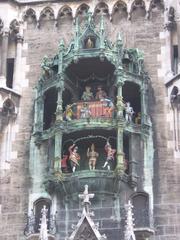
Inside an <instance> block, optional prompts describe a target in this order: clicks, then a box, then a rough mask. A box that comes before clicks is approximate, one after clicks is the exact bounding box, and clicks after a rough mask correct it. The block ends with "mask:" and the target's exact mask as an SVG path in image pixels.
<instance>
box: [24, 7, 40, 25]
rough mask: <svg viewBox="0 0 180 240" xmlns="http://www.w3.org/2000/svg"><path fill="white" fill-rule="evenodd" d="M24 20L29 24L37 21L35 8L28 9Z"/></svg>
mask: <svg viewBox="0 0 180 240" xmlns="http://www.w3.org/2000/svg"><path fill="white" fill-rule="evenodd" d="M23 20H24V21H27V22H32V21H37V16H36V12H35V10H34V9H33V8H28V9H27V10H26V11H25V12H24V14H23Z"/></svg>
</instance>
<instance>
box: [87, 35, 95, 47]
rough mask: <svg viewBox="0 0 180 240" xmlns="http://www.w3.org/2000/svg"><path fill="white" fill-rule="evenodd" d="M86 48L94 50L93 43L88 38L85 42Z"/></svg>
mask: <svg viewBox="0 0 180 240" xmlns="http://www.w3.org/2000/svg"><path fill="white" fill-rule="evenodd" d="M86 48H94V42H93V41H92V39H91V38H90V37H88V39H87V41H86Z"/></svg>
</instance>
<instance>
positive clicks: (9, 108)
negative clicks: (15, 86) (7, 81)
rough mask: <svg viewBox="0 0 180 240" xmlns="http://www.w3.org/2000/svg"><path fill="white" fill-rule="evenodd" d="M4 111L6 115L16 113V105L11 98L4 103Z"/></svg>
mask: <svg viewBox="0 0 180 240" xmlns="http://www.w3.org/2000/svg"><path fill="white" fill-rule="evenodd" d="M2 113H3V115H4V116H10V115H11V116H12V115H13V114H14V113H15V106H14V103H13V102H12V100H11V99H9V98H8V99H7V100H5V101H4V103H3V108H2Z"/></svg>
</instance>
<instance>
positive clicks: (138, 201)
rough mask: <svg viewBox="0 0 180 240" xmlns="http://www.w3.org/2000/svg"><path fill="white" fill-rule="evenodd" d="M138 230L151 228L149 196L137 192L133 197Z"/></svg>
mask: <svg viewBox="0 0 180 240" xmlns="http://www.w3.org/2000/svg"><path fill="white" fill-rule="evenodd" d="M131 201H132V205H133V213H134V219H135V226H136V228H140V227H149V226H150V212H149V194H148V193H146V192H137V193H135V194H133V195H132V196H131Z"/></svg>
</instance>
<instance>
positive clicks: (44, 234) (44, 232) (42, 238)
mask: <svg viewBox="0 0 180 240" xmlns="http://www.w3.org/2000/svg"><path fill="white" fill-rule="evenodd" d="M47 212H48V209H47V208H46V206H43V209H42V210H41V213H42V218H41V223H40V224H39V225H40V234H39V240H48V229H47Z"/></svg>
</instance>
